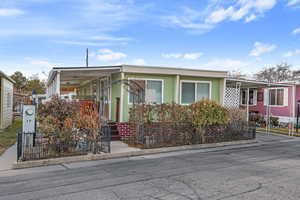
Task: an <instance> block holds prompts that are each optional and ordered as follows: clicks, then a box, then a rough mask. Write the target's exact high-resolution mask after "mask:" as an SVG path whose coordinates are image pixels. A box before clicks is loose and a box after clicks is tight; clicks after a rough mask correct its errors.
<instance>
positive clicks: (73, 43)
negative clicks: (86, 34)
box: [53, 40, 112, 46]
mask: <svg viewBox="0 0 300 200" xmlns="http://www.w3.org/2000/svg"><path fill="white" fill-rule="evenodd" d="M53 42H55V43H59V44H66V45H74V46H109V45H112V43H107V42H86V41H67V40H55V41H53Z"/></svg>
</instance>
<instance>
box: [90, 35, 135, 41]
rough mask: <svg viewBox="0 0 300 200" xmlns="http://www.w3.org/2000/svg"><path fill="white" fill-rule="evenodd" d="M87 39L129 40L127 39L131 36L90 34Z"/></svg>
mask: <svg viewBox="0 0 300 200" xmlns="http://www.w3.org/2000/svg"><path fill="white" fill-rule="evenodd" d="M89 39H91V40H100V41H129V40H131V38H128V37H114V36H110V35H99V36H92V37H90V38H89Z"/></svg>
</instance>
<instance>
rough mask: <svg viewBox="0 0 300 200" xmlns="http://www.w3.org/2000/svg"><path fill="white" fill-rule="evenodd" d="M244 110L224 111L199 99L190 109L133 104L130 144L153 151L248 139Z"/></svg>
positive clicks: (213, 102)
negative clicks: (170, 147) (154, 149)
mask: <svg viewBox="0 0 300 200" xmlns="http://www.w3.org/2000/svg"><path fill="white" fill-rule="evenodd" d="M245 116H246V114H245V111H243V110H240V109H227V108H225V107H223V106H221V105H220V104H218V103H217V102H215V101H210V100H201V101H199V102H196V103H194V104H192V105H190V106H183V105H178V104H175V103H172V104H161V105H145V104H141V105H135V106H134V107H133V108H132V109H131V110H130V120H129V124H130V128H131V130H132V131H133V136H132V137H130V138H129V139H128V141H127V142H128V143H130V144H131V145H138V146H139V147H142V148H156V147H167V146H179V145H190V144H203V143H216V142H223V141H233V140H243V139H252V138H254V137H255V135H254V133H253V131H255V130H253V129H251V128H250V126H249V124H248V123H247V122H246V120H245Z"/></svg>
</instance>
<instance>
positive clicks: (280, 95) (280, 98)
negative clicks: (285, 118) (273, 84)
mask: <svg viewBox="0 0 300 200" xmlns="http://www.w3.org/2000/svg"><path fill="white" fill-rule="evenodd" d="M269 98H270V100H269V103H270V105H271V106H283V105H284V89H283V88H277V89H270V90H269Z"/></svg>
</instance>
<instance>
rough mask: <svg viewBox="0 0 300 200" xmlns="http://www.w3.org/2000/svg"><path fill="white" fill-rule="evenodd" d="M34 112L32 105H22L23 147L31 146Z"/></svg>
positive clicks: (33, 130) (33, 132) (32, 142)
mask: <svg viewBox="0 0 300 200" xmlns="http://www.w3.org/2000/svg"><path fill="white" fill-rule="evenodd" d="M35 112H36V108H35V106H34V105H23V130H22V135H23V141H24V142H23V144H24V145H25V146H33V144H34V141H33V140H34V134H35V117H36V116H35Z"/></svg>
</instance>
